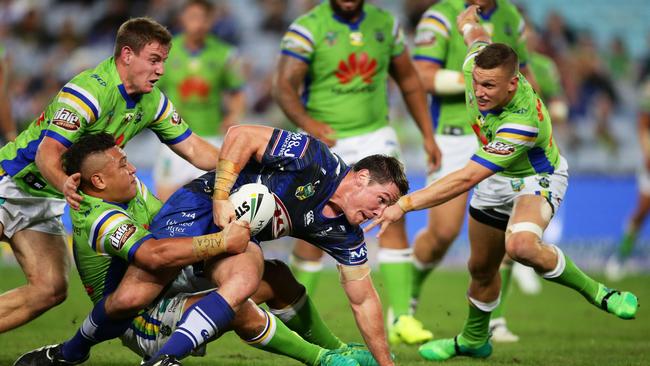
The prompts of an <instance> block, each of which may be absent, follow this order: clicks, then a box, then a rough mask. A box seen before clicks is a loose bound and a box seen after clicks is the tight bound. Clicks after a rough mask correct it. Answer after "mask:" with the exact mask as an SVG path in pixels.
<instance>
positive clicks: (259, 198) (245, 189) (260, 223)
mask: <svg viewBox="0 0 650 366" xmlns="http://www.w3.org/2000/svg"><path fill="white" fill-rule="evenodd" d="M229 200H230V203H232V205H233V206H235V215H236V216H237V220H241V221H248V222H249V223H250V226H251V236H253V235H256V234H257V233H259V232H260V231H262V229H264V227H266V225H268V223H269V222H270V221H271V219H272V218H273V213H274V212H275V198H273V194H272V193H271V191H269V189H268V188H267V187H266V186H265V185H263V184H259V183H248V184H244V185H243V186H241V187H239V188H238V189H237V190H236V191H235V192H233V193H231V194H230V198H229Z"/></svg>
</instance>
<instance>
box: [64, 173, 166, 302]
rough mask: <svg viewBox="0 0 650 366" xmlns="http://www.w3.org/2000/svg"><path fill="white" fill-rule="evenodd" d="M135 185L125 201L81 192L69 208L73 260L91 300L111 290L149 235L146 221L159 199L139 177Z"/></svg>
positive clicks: (158, 208)
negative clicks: (135, 189) (132, 195)
mask: <svg viewBox="0 0 650 366" xmlns="http://www.w3.org/2000/svg"><path fill="white" fill-rule="evenodd" d="M137 185H138V194H137V195H136V197H135V198H134V199H133V200H131V201H130V202H129V203H128V204H122V203H114V202H107V201H103V200H102V199H99V198H96V197H92V196H88V195H86V194H83V193H82V196H83V201H81V205H80V207H79V210H70V217H71V219H72V229H73V237H72V238H73V253H74V259H75V264H76V265H77V271H78V272H79V276H80V277H81V282H82V283H83V285H84V287H85V288H86V292H87V293H88V296H90V298H91V300H92V301H93V303H96V302H98V301H99V300H101V299H102V297H104V295H105V294H108V293H110V292H112V291H114V290H115V288H116V286H117V285H118V284H119V283H120V280H121V279H122V276H123V275H124V272H125V271H126V268H127V267H128V264H129V263H130V262H132V261H133V257H134V255H135V252H136V251H137V250H138V248H139V247H140V245H141V244H142V243H143V242H144V241H146V240H147V239H150V238H151V234H150V233H149V231H148V227H149V223H150V222H151V220H152V219H153V218H154V216H155V215H156V214H157V213H158V211H159V210H160V207H161V206H162V203H161V202H160V201H159V200H158V199H157V198H156V197H155V196H154V195H153V194H151V192H149V190H148V189H147V187H146V186H145V185H144V184H143V183H142V182H140V181H139V180H138V181H137Z"/></svg>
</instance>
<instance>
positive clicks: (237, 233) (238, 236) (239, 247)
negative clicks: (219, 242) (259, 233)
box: [223, 220, 251, 254]
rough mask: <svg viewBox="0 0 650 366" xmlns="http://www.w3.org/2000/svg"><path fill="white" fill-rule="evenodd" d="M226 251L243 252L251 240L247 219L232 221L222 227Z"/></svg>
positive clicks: (232, 252)
mask: <svg viewBox="0 0 650 366" xmlns="http://www.w3.org/2000/svg"><path fill="white" fill-rule="evenodd" d="M223 235H224V236H223V238H224V239H225V240H226V248H228V249H227V251H228V253H231V254H239V253H243V252H244V251H245V250H246V247H247V246H248V242H249V241H250V240H251V226H250V224H249V223H248V221H236V220H235V221H233V222H231V223H229V224H226V226H225V227H224V228H223Z"/></svg>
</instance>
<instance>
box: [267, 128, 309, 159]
mask: <svg viewBox="0 0 650 366" xmlns="http://www.w3.org/2000/svg"><path fill="white" fill-rule="evenodd" d="M307 146H309V138H308V137H307V135H304V134H302V133H296V132H289V131H282V132H281V133H280V134H278V137H277V138H276V139H275V142H274V143H273V149H271V155H272V156H285V157H289V158H302V157H303V155H304V154H305V151H307Z"/></svg>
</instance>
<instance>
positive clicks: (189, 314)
mask: <svg viewBox="0 0 650 366" xmlns="http://www.w3.org/2000/svg"><path fill="white" fill-rule="evenodd" d="M234 316H235V312H234V311H233V310H232V308H231V307H230V305H228V303H227V302H226V300H225V299H224V298H223V297H221V295H219V294H218V293H217V292H211V293H209V294H208V295H206V296H204V297H203V298H202V299H201V300H199V301H197V302H196V303H194V304H193V305H192V306H190V307H189V308H188V309H187V310H186V311H185V313H183V316H182V317H181V320H180V322H179V324H178V326H177V328H176V330H174V332H173V333H172V335H171V336H170V337H169V339H168V340H167V342H166V343H165V344H164V345H163V346H162V348H160V350H159V351H158V353H156V354H155V355H154V357H153V358H156V357H158V356H160V355H172V356H175V357H176V358H178V359H181V358H183V357H185V356H187V355H188V354H189V353H190V352H191V351H192V350H193V349H194V348H196V347H198V346H200V345H201V344H203V343H205V342H206V341H207V340H209V339H210V338H211V337H212V336H214V335H215V334H217V332H218V331H219V330H220V329H224V328H225V327H226V326H227V325H228V324H229V323H230V321H232V319H233V318H234Z"/></svg>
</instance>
